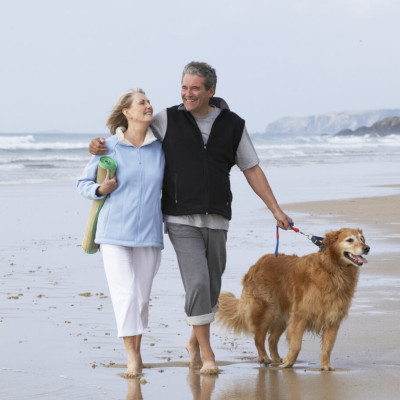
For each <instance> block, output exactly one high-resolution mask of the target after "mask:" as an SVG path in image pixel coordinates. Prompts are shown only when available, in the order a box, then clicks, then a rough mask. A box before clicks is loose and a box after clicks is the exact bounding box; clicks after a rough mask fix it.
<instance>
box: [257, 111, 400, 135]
mask: <svg viewBox="0 0 400 400" xmlns="http://www.w3.org/2000/svg"><path fill="white" fill-rule="evenodd" d="M264 133H267V134H272V133H274V134H277V133H278V134H297V135H321V134H330V135H336V134H338V135H340V136H345V135H366V134H376V135H380V136H383V135H389V134H399V133H400V109H382V110H370V111H342V112H336V113H327V114H318V115H310V116H307V117H284V118H280V119H278V120H276V121H274V122H271V123H270V124H269V125H268V126H267V128H266V130H265V132H264Z"/></svg>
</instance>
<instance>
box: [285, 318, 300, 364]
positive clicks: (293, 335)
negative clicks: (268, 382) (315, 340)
mask: <svg viewBox="0 0 400 400" xmlns="http://www.w3.org/2000/svg"><path fill="white" fill-rule="evenodd" d="M305 328H306V323H305V321H304V319H303V318H299V317H296V316H293V317H292V318H291V319H290V321H289V325H288V330H287V340H288V342H289V352H288V353H287V355H286V357H285V358H284V359H283V362H282V365H281V367H282V368H290V367H292V366H293V364H294V363H295V362H296V360H297V356H298V355H299V353H300V350H301V342H302V340H303V333H304V330H305Z"/></svg>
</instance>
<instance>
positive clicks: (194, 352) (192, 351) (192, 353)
mask: <svg viewBox="0 0 400 400" xmlns="http://www.w3.org/2000/svg"><path fill="white" fill-rule="evenodd" d="M186 350H187V352H188V354H189V367H192V368H193V367H194V368H196V367H201V366H202V364H203V363H202V362H201V356H200V347H199V345H197V346H195V345H192V344H190V342H188V343H187V344H186Z"/></svg>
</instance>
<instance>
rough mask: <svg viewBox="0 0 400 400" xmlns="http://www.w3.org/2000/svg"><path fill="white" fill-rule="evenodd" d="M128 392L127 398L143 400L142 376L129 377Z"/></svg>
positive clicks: (127, 399)
mask: <svg viewBox="0 0 400 400" xmlns="http://www.w3.org/2000/svg"><path fill="white" fill-rule="evenodd" d="M127 382H128V394H127V396H126V400H143V396H142V387H141V383H140V378H139V377H138V378H132V379H127Z"/></svg>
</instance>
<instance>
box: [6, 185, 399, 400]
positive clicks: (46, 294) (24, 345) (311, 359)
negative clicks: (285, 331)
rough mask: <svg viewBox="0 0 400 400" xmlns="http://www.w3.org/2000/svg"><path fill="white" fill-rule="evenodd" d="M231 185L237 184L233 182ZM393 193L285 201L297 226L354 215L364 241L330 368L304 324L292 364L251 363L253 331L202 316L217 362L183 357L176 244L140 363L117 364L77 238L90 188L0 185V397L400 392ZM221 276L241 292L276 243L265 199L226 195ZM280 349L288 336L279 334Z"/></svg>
mask: <svg viewBox="0 0 400 400" xmlns="http://www.w3.org/2000/svg"><path fill="white" fill-rule="evenodd" d="M234 193H235V192H234ZM399 200H400V196H398V195H396V196H386V197H379V198H362V199H353V200H340V201H329V202H309V203H302V204H288V205H286V206H284V209H285V210H286V211H287V212H288V213H289V214H290V215H291V216H292V218H293V219H294V220H295V222H296V226H298V227H299V228H300V229H301V230H304V231H305V232H307V233H312V234H316V235H322V234H323V233H324V232H326V231H327V230H331V229H337V228H339V227H341V226H352V227H361V228H362V229H363V230H364V234H365V236H366V239H367V242H368V243H369V244H370V245H371V253H370V256H368V260H369V263H368V264H366V265H364V266H363V267H362V270H361V275H360V281H359V285H358V288H357V292H356V295H355V298H354V301H353V305H352V308H351V310H350V314H349V317H348V319H347V320H346V321H345V322H344V323H343V324H342V326H341V329H340V331H339V334H338V339H337V342H336V345H335V348H334V349H333V353H332V364H333V365H334V366H335V367H336V371H335V372H320V371H319V370H318V368H319V350H320V343H319V339H318V338H317V337H313V336H311V335H305V337H304V343H303V349H302V351H301V353H300V355H299V360H298V362H297V363H296V364H295V366H294V368H292V369H287V370H281V369H280V368H279V366H269V367H266V366H260V365H259V364H258V363H257V361H256V351H255V347H254V345H253V343H252V340H251V338H247V337H234V336H233V335H231V334H229V333H225V332H223V331H220V330H219V329H218V327H217V326H213V327H212V344H213V347H214V350H215V353H216V358H217V360H218V364H219V365H220V369H221V373H220V374H219V375H218V376H215V377H213V376H204V377H203V376H200V375H199V373H198V371H196V370H194V371H191V370H189V368H188V366H187V365H188V359H187V354H186V351H185V348H184V345H185V343H186V340H187V337H188V335H189V333H190V329H189V327H188V326H187V325H186V323H185V316H184V312H183V296H184V292H183V287H182V283H181V280H180V276H179V271H178V268H177V265H176V260H175V255H174V252H173V249H172V247H171V245H170V243H169V241H168V239H167V238H165V245H166V248H165V250H164V252H163V260H162V265H161V269H160V272H159V274H158V275H157V277H156V279H155V282H154V287H153V294H152V300H151V311H150V326H149V329H148V331H147V332H146V334H145V335H144V337H143V360H144V363H145V365H146V366H147V368H145V370H144V373H143V376H142V377H141V378H139V379H132V380H126V379H123V378H121V376H120V375H121V374H122V373H123V372H124V369H125V353H124V348H123V343H122V341H121V340H120V339H118V338H117V337H116V328H115V322H114V316H113V313H112V308H111V301H110V298H109V295H108V289H107V285H106V282H105V277H104V271H103V267H102V262H101V256H100V255H99V254H95V255H86V254H84V252H83V251H82V250H81V248H80V241H81V239H82V234H83V230H84V226H85V223H86V218H87V215H88V212H89V209H90V202H88V201H86V200H83V199H82V198H80V197H79V196H78V194H77V193H76V191H75V188H74V183H73V182H69V183H49V184H39V185H23V186H22V185H21V186H19V185H18V186H17V185H16V186H3V187H0V205H1V207H0V216H1V221H2V233H1V242H2V246H1V247H0V265H1V279H0V341H1V347H0V398H2V399H3V398H4V399H7V400H8V399H19V400H21V399H71V398H78V399H130V400H132V399H140V398H143V399H146V400H149V399H158V398H163V399H178V400H180V399H219V400H225V399H229V400H231V399H268V398H273V399H278V400H280V399H282V400H283V399H332V400H334V399H355V400H357V399H365V398H377V399H389V400H391V399H397V398H398V397H399V394H400V384H399V381H400V380H399V377H400V362H399V359H400V312H399V310H400V251H399V248H400V247H399V244H400V229H399V228H400V215H399V208H398V205H399ZM235 202H236V207H237V208H236V209H235V210H234V221H233V222H232V226H231V230H230V233H229V238H228V266H227V270H226V273H225V275H224V280H223V289H224V290H231V291H233V292H234V293H235V294H236V295H239V294H240V290H241V285H240V280H241V278H242V276H243V274H244V273H245V272H246V271H247V270H248V268H249V267H250V266H251V265H252V264H253V263H254V262H255V261H256V260H257V259H258V258H259V257H260V256H261V255H262V254H264V253H266V252H273V251H274V248H275V232H274V222H273V220H272V218H271V217H270V216H269V215H268V213H267V212H266V211H265V209H264V208H263V207H262V206H260V207H258V208H257V207H255V208H252V209H251V210H246V209H245V206H244V204H245V203H246V202H245V201H244V197H243V196H242V195H239V197H238V198H236V199H235ZM280 250H281V251H283V252H288V253H293V252H296V253H298V254H301V253H309V252H313V251H315V250H316V248H315V246H314V245H313V244H312V243H311V242H310V241H308V240H307V238H305V237H303V236H301V235H299V234H296V233H294V232H282V233H281V239H280ZM279 349H280V352H281V355H283V354H285V351H286V350H287V345H286V342H285V341H284V340H283V339H282V340H281V342H280V344H279Z"/></svg>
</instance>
